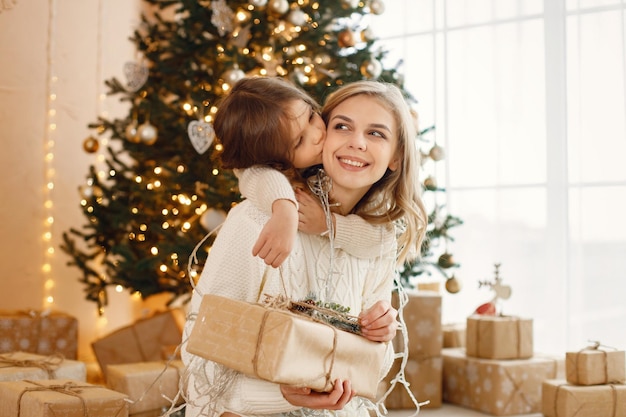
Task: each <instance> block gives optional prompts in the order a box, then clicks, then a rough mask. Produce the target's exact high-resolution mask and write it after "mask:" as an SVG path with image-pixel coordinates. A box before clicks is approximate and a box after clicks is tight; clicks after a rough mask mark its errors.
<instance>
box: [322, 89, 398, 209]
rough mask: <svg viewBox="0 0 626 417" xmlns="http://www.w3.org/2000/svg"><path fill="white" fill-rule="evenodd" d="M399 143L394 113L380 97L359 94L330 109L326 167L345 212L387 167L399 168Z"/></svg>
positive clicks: (325, 151) (325, 147) (324, 158)
mask: <svg viewBox="0 0 626 417" xmlns="http://www.w3.org/2000/svg"><path fill="white" fill-rule="evenodd" d="M397 147H398V127H397V126H396V122H395V119H394V117H393V114H392V113H391V112H390V111H388V110H387V109H386V108H385V107H383V105H382V104H381V103H380V102H379V101H378V100H377V99H375V98H373V97H371V96H366V95H357V96H354V97H351V98H349V99H346V100H345V101H343V102H342V103H341V104H339V105H338V106H337V107H336V108H335V109H334V110H333V111H332V112H331V113H330V115H329V118H328V126H327V130H326V142H325V143H324V154H323V160H324V169H325V171H326V173H327V174H328V175H329V176H330V177H331V178H332V180H333V191H332V196H333V199H334V200H337V201H340V202H341V205H342V209H341V211H342V212H348V211H350V210H352V208H353V207H354V205H355V204H356V203H357V202H358V201H359V200H360V199H361V197H363V195H365V193H366V192H367V191H368V190H369V189H370V187H371V186H372V184H374V183H375V182H376V181H378V180H379V179H381V178H382V177H383V175H384V174H385V172H386V171H387V169H391V170H396V169H397V167H398V157H397V155H396V149H397ZM342 199H344V200H345V201H341V200H342Z"/></svg>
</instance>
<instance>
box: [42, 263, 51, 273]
mask: <svg viewBox="0 0 626 417" xmlns="http://www.w3.org/2000/svg"><path fill="white" fill-rule="evenodd" d="M51 270H52V266H51V265H50V264H48V263H45V264H43V265H42V266H41V271H42V272H43V273H45V274H49V273H50V271H51Z"/></svg>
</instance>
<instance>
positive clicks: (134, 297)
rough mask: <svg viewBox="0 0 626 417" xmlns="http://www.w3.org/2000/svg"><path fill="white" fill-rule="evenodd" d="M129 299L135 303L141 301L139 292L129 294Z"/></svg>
mask: <svg viewBox="0 0 626 417" xmlns="http://www.w3.org/2000/svg"><path fill="white" fill-rule="evenodd" d="M131 297H132V298H133V300H136V301H138V300H141V293H140V292H139V291H135V292H133V293H132V294H131Z"/></svg>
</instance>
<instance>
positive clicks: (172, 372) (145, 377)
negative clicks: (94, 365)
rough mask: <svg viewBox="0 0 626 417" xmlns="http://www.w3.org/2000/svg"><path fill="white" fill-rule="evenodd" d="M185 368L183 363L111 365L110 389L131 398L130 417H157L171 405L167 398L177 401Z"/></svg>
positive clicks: (109, 375)
mask: <svg viewBox="0 0 626 417" xmlns="http://www.w3.org/2000/svg"><path fill="white" fill-rule="evenodd" d="M183 368H184V365H183V363H182V361H180V360H173V361H171V362H169V363H168V362H165V361H163V362H139V363H127V364H119V365H109V366H108V367H107V377H108V378H107V387H109V388H110V389H112V390H114V391H118V392H122V393H124V394H126V395H128V397H129V398H130V400H131V405H130V415H131V416H134V415H136V414H138V413H145V412H150V411H155V412H156V414H157V415H158V414H159V413H160V412H161V410H162V408H163V407H169V406H170V405H171V402H170V401H168V400H167V398H169V399H172V400H173V399H174V398H175V397H176V394H177V393H178V383H179V379H180V374H181V372H182V371H183ZM164 396H165V397H167V398H164ZM181 402H182V398H181V399H180V401H179V403H181Z"/></svg>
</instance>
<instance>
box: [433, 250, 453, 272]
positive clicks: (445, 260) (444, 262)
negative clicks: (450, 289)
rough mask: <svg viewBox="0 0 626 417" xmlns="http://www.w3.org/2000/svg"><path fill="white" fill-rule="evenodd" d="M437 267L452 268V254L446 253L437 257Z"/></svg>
mask: <svg viewBox="0 0 626 417" xmlns="http://www.w3.org/2000/svg"><path fill="white" fill-rule="evenodd" d="M437 265H439V266H440V267H442V268H444V269H447V268H452V267H453V266H455V265H456V264H455V263H454V257H452V254H450V253H447V252H446V253H444V254H442V255H441V256H440V257H439V260H438V261H437Z"/></svg>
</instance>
